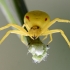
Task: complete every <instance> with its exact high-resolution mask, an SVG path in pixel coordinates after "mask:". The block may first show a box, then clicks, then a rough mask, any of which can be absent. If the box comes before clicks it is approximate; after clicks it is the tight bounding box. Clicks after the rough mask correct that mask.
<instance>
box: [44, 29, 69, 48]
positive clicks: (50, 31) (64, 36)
mask: <svg viewBox="0 0 70 70" xmlns="http://www.w3.org/2000/svg"><path fill="white" fill-rule="evenodd" d="M58 32H60V33H61V35H62V36H63V38H64V39H65V41H66V42H67V44H68V45H69V48H70V42H69V40H68V38H67V36H66V35H65V33H64V32H63V31H62V30H61V29H54V30H48V31H47V32H45V34H44V35H46V34H53V33H58Z"/></svg>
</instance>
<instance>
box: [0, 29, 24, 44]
mask: <svg viewBox="0 0 70 70" xmlns="http://www.w3.org/2000/svg"><path fill="white" fill-rule="evenodd" d="M10 33H14V34H20V35H22V34H23V32H22V31H18V30H10V31H8V32H7V33H6V34H5V36H4V37H3V38H2V39H1V40H0V44H1V43H2V42H3V41H4V40H5V39H6V38H7V37H8V35H9V34H10Z"/></svg>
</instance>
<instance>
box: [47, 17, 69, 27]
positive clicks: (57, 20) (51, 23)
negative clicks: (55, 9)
mask: <svg viewBox="0 0 70 70" xmlns="http://www.w3.org/2000/svg"><path fill="white" fill-rule="evenodd" d="M55 22H65V23H70V20H65V19H60V18H55V19H54V20H52V21H51V22H50V23H49V24H48V25H47V27H48V28H49V27H50V26H51V25H53V24H54V23H55Z"/></svg>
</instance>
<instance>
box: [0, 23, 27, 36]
mask: <svg viewBox="0 0 70 70" xmlns="http://www.w3.org/2000/svg"><path fill="white" fill-rule="evenodd" d="M10 26H12V27H14V28H16V29H17V30H20V31H23V32H24V35H27V34H28V33H27V31H26V30H25V29H24V28H22V27H21V26H19V25H16V24H7V25H6V26H3V27H1V28H0V30H4V29H6V28H9V27H10Z"/></svg>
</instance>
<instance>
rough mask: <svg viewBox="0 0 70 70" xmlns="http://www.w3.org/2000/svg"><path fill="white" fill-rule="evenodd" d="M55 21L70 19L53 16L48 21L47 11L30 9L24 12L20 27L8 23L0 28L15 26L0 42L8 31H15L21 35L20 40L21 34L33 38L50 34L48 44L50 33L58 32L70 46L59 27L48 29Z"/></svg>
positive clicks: (69, 21)
mask: <svg viewBox="0 0 70 70" xmlns="http://www.w3.org/2000/svg"><path fill="white" fill-rule="evenodd" d="M55 22H66V23H70V20H65V19H60V18H55V19H54V20H52V21H50V17H49V15H48V14H47V13H45V12H43V11H38V10H35V11H30V12H28V13H26V15H25V16H24V24H23V26H22V27H21V26H19V25H16V24H12V23H10V24H8V25H6V26H4V27H1V28H0V30H3V29H6V28H8V27H10V26H12V27H14V28H16V30H10V31H8V32H7V33H6V35H5V36H4V37H3V38H2V39H1V40H0V44H1V43H2V42H3V41H4V40H5V38H6V37H7V36H8V35H9V34H10V33H15V34H19V35H21V41H22V36H29V37H30V38H31V39H33V40H35V39H37V38H38V37H39V36H46V37H47V35H50V41H49V42H48V44H50V43H51V42H52V40H53V39H52V34H53V33H58V32H60V33H61V35H62V36H63V38H64V39H65V40H66V42H67V44H68V45H69V46H70V42H69V40H68V38H67V37H66V35H65V33H64V31H63V30H61V29H54V30H49V29H48V28H49V27H50V26H52V25H53V24H54V23H55ZM24 27H26V30H25V29H24ZM46 37H45V38H46ZM45 38H44V39H45Z"/></svg>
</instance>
